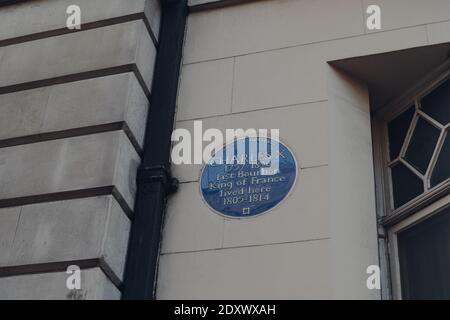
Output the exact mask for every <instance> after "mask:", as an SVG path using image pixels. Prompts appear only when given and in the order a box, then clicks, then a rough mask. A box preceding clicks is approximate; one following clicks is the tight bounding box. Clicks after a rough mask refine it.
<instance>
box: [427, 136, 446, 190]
mask: <svg viewBox="0 0 450 320" xmlns="http://www.w3.org/2000/svg"><path fill="white" fill-rule="evenodd" d="M448 178H450V135H449V134H447V137H446V138H445V142H444V145H443V146H442V150H441V152H440V153H439V157H438V160H437V162H436V166H435V167H434V170H433V174H432V175H431V186H432V187H434V186H436V185H438V184H439V183H441V182H442V181H445V180H447V179H448Z"/></svg>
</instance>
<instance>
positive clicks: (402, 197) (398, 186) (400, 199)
mask: <svg viewBox="0 0 450 320" xmlns="http://www.w3.org/2000/svg"><path fill="white" fill-rule="evenodd" d="M391 172H392V189H393V194H394V206H395V208H398V207H401V206H402V205H404V204H405V203H407V202H409V201H410V200H412V199H414V198H415V197H417V196H418V195H420V194H422V193H423V182H422V180H421V179H420V178H419V177H417V176H416V175H415V174H414V173H413V172H412V171H411V170H409V169H408V168H407V167H406V166H405V165H403V164H402V163H399V164H396V165H394V166H393V167H392V168H391Z"/></svg>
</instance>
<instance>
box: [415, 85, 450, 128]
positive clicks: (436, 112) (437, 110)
mask: <svg viewBox="0 0 450 320" xmlns="http://www.w3.org/2000/svg"><path fill="white" fill-rule="evenodd" d="M422 110H423V111H424V112H425V113H426V114H428V115H429V116H431V117H433V118H434V119H436V120H437V121H439V122H440V123H442V124H444V125H446V124H448V123H450V78H449V79H447V80H446V81H445V82H444V83H443V84H441V85H440V86H439V87H437V88H436V89H435V90H434V91H432V92H431V93H429V94H428V95H427V96H426V97H424V98H423V99H422Z"/></svg>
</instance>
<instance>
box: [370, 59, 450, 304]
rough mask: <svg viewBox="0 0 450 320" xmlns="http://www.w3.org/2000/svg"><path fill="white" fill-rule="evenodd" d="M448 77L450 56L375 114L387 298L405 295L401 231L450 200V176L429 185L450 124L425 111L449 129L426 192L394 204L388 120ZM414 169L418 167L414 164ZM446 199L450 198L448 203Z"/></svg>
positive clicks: (416, 103) (435, 155)
mask: <svg viewBox="0 0 450 320" xmlns="http://www.w3.org/2000/svg"><path fill="white" fill-rule="evenodd" d="M448 78H450V58H448V59H447V60H446V61H445V62H444V63H443V64H442V65H440V66H439V67H437V68H436V69H435V70H433V71H432V72H430V73H429V74H427V75H426V76H425V77H424V78H423V79H422V81H420V82H418V83H417V84H416V85H414V86H413V87H411V88H410V89H409V90H407V91H406V92H405V93H404V94H403V95H401V96H400V97H398V98H397V99H394V100H392V101H391V102H390V103H388V104H386V105H385V106H383V107H381V108H380V109H379V110H376V111H375V112H373V114H372V133H373V156H374V171H375V190H376V206H377V217H378V234H379V238H380V241H379V243H380V261H381V262H382V265H381V269H382V271H383V279H382V282H384V284H383V291H382V297H383V299H391V298H394V299H401V284H400V270H399V265H398V247H397V234H398V233H399V232H401V231H403V230H405V229H406V228H408V227H409V226H412V225H414V224H415V223H418V222H420V221H423V220H424V219H426V218H428V217H430V216H432V215H433V214H436V213H438V212H440V211H441V210H442V209H444V207H445V205H446V204H448V202H449V201H450V180H446V181H443V182H441V183H440V184H438V185H436V186H435V187H433V188H428V186H429V185H430V179H431V174H430V171H432V168H434V166H435V165H436V161H437V158H438V155H439V151H440V150H441V148H442V145H443V143H444V142H445V137H446V135H445V132H447V134H449V135H450V124H447V125H446V126H442V125H440V124H439V123H437V121H436V120H434V119H430V118H431V117H429V116H427V115H426V114H425V115H424V118H426V119H427V121H429V122H430V123H432V124H433V126H436V125H440V127H445V128H446V129H445V130H442V131H441V133H440V136H439V140H438V142H437V146H438V147H437V148H436V149H435V150H434V152H433V156H432V159H431V161H430V165H429V168H428V169H427V172H426V174H425V176H426V178H425V179H426V182H424V183H426V184H427V186H425V185H424V187H425V188H424V193H422V194H421V195H419V196H418V197H416V198H414V199H412V200H411V201H409V202H407V203H405V204H404V205H402V206H400V207H398V208H394V202H393V201H394V199H393V192H392V180H391V173H390V166H389V164H392V162H393V161H391V159H390V154H389V142H388V141H389V140H388V123H389V122H390V121H391V120H393V119H395V118H396V117H397V116H398V115H400V114H401V113H403V112H405V111H406V110H407V109H408V108H409V107H411V106H413V105H414V106H415V108H416V110H417V108H418V107H420V100H421V99H422V98H423V97H424V96H426V95H427V94H428V93H430V92H431V91H433V90H434V89H435V88H437V87H438V86H439V84H441V83H442V82H443V81H445V80H447V79H448ZM419 113H421V114H423V112H421V110H419ZM417 120H418V116H417V114H416V113H415V115H414V117H413V120H412V122H414V125H412V126H410V128H409V130H408V133H407V136H406V138H405V141H408V142H409V140H410V139H411V136H412V133H413V131H414V130H413V129H414V127H415V125H416V123H417ZM407 146H408V143H404V145H403V146H402V150H401V152H400V155H399V156H398V157H397V159H398V158H400V157H401V156H402V155H404V154H405V152H406V149H407ZM402 163H403V161H402ZM407 166H408V168H411V165H409V164H407ZM413 170H414V171H418V170H417V169H414V168H413ZM421 175H422V174H420V176H421ZM444 199H445V200H444ZM443 201H447V202H446V203H444V202H443Z"/></svg>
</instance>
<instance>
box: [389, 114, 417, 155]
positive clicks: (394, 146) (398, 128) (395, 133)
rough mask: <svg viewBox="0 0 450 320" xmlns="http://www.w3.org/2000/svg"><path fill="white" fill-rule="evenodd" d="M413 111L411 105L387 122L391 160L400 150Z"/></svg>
mask: <svg viewBox="0 0 450 320" xmlns="http://www.w3.org/2000/svg"><path fill="white" fill-rule="evenodd" d="M414 112H415V109H414V107H411V108H409V109H408V110H407V111H405V112H403V113H402V114H401V115H399V116H398V117H397V118H395V119H394V120H392V121H391V122H389V125H388V131H389V154H390V156H391V160H394V159H395V158H397V157H398V155H399V154H400V150H401V148H402V146H403V142H404V141H405V137H406V134H407V133H408V129H409V126H410V125H411V120H412V118H413V116H414Z"/></svg>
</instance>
